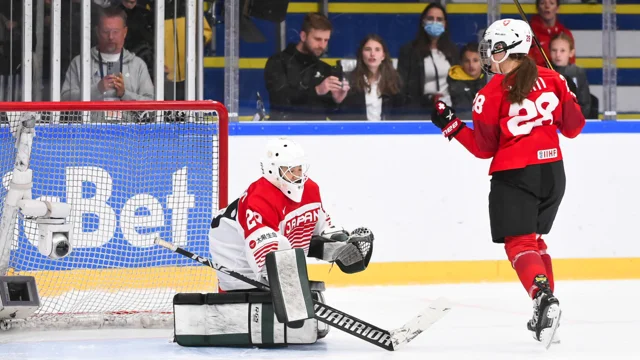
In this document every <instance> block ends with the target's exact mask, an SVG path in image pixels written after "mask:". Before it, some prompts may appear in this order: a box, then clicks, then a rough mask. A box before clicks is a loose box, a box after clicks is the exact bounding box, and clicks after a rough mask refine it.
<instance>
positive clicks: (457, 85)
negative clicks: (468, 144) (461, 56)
mask: <svg viewBox="0 0 640 360" xmlns="http://www.w3.org/2000/svg"><path fill="white" fill-rule="evenodd" d="M447 83H449V95H451V105H452V107H453V109H454V111H455V112H456V115H457V116H458V118H460V119H462V120H471V107H472V106H473V99H474V98H475V96H476V93H477V92H478V91H480V89H482V88H483V87H484V86H485V85H486V84H487V77H486V76H485V74H484V73H481V74H480V77H478V78H477V79H474V78H472V77H471V76H469V75H468V74H467V73H466V72H464V70H463V69H462V66H460V65H455V66H452V67H451V68H450V69H449V76H448V77H447Z"/></svg>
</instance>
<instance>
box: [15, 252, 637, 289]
mask: <svg viewBox="0 0 640 360" xmlns="http://www.w3.org/2000/svg"><path fill="white" fill-rule="evenodd" d="M308 268H309V279H311V280H316V281H324V282H325V283H326V285H327V286H328V287H344V286H379V285H428V284H455V283H479V282H514V281H518V278H517V276H516V273H515V271H514V270H513V269H512V268H511V265H510V264H509V262H508V261H507V260H470V261H425V262H384V263H371V264H369V267H368V268H367V270H365V271H363V272H360V273H357V274H344V273H343V272H342V271H340V269H339V268H338V267H337V266H333V268H331V265H329V264H326V265H325V264H310V265H309V267H308ZM553 268H554V276H555V279H556V280H560V281H562V280H626V279H640V258H601V259H554V260H553ZM9 275H31V276H35V278H36V284H37V286H38V292H39V294H40V296H41V297H42V296H49V297H51V296H59V295H61V294H64V293H66V292H69V291H71V290H76V291H87V290H98V291H104V292H117V291H119V290H122V289H154V288H159V289H172V290H174V291H175V292H216V289H217V283H216V279H215V271H213V270H212V269H211V268H208V267H205V266H184V267H173V266H172V267H162V268H137V269H91V270H88V269H82V270H68V271H35V272H20V273H16V272H11V273H10V274H9Z"/></svg>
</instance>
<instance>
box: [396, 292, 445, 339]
mask: <svg viewBox="0 0 640 360" xmlns="http://www.w3.org/2000/svg"><path fill="white" fill-rule="evenodd" d="M450 310H451V302H450V301H449V300H448V299H446V298H442V297H441V298H438V299H436V300H435V301H434V302H432V303H431V304H430V305H429V307H428V308H426V309H425V310H424V311H422V312H421V313H420V314H419V315H418V316H416V317H414V318H413V319H411V320H410V321H409V322H408V323H406V324H405V325H404V326H403V327H401V328H398V329H395V330H392V331H391V343H392V344H393V350H398V348H400V347H401V346H402V345H404V344H406V343H408V342H410V341H411V340H413V339H415V338H416V336H418V335H420V334H421V333H422V332H423V331H425V330H427V329H428V328H429V327H431V325H433V324H435V323H436V322H437V321H438V320H440V319H442V318H443V317H444V316H445V315H447V314H448V313H449V311H450Z"/></svg>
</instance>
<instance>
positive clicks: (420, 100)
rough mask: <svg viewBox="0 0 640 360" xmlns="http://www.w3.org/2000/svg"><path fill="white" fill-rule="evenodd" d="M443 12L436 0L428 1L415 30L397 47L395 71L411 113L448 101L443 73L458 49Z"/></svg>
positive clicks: (424, 112) (427, 109)
mask: <svg viewBox="0 0 640 360" xmlns="http://www.w3.org/2000/svg"><path fill="white" fill-rule="evenodd" d="M448 28H449V23H448V22H447V13H446V11H445V9H444V7H443V6H442V5H440V3H435V2H434V3H431V4H429V5H428V6H427V7H426V8H425V9H424V11H423V12H422V14H421V15H420V22H419V23H418V32H417V33H416V37H415V39H414V40H413V41H411V42H410V43H408V44H406V45H404V46H403V47H402V48H401V49H400V55H399V57H398V72H399V73H400V77H401V78H402V81H403V82H404V93H405V94H406V96H407V97H408V99H409V100H410V110H409V111H411V112H413V113H414V114H420V116H421V117H424V116H425V114H430V113H431V109H432V108H433V106H434V104H435V102H436V101H438V100H442V101H444V102H445V103H447V104H448V105H451V97H450V95H449V86H448V84H447V74H448V72H449V68H450V67H451V66H452V65H456V64H457V63H458V59H457V57H458V49H457V47H456V45H455V44H454V43H453V42H452V41H451V40H450V38H449V31H448Z"/></svg>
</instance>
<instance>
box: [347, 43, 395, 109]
mask: <svg viewBox="0 0 640 360" xmlns="http://www.w3.org/2000/svg"><path fill="white" fill-rule="evenodd" d="M356 58H357V60H356V67H355V69H354V70H353V71H352V72H351V73H350V75H349V84H350V86H351V90H349V94H348V95H347V97H346V99H345V100H344V101H343V102H342V104H340V114H339V115H338V116H336V118H337V119H340V120H369V121H379V120H391V119H393V118H394V115H395V112H396V111H397V110H398V109H399V108H400V107H402V106H403V105H404V96H403V94H402V92H401V81H400V76H399V75H398V73H397V72H396V69H394V68H393V63H392V61H391V56H390V55H389V49H388V48H387V45H386V44H385V42H384V40H383V39H382V38H381V37H380V36H378V35H375V34H371V35H367V36H366V37H365V38H364V39H363V40H362V42H361V43H360V47H359V48H358V53H357V56H356Z"/></svg>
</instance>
